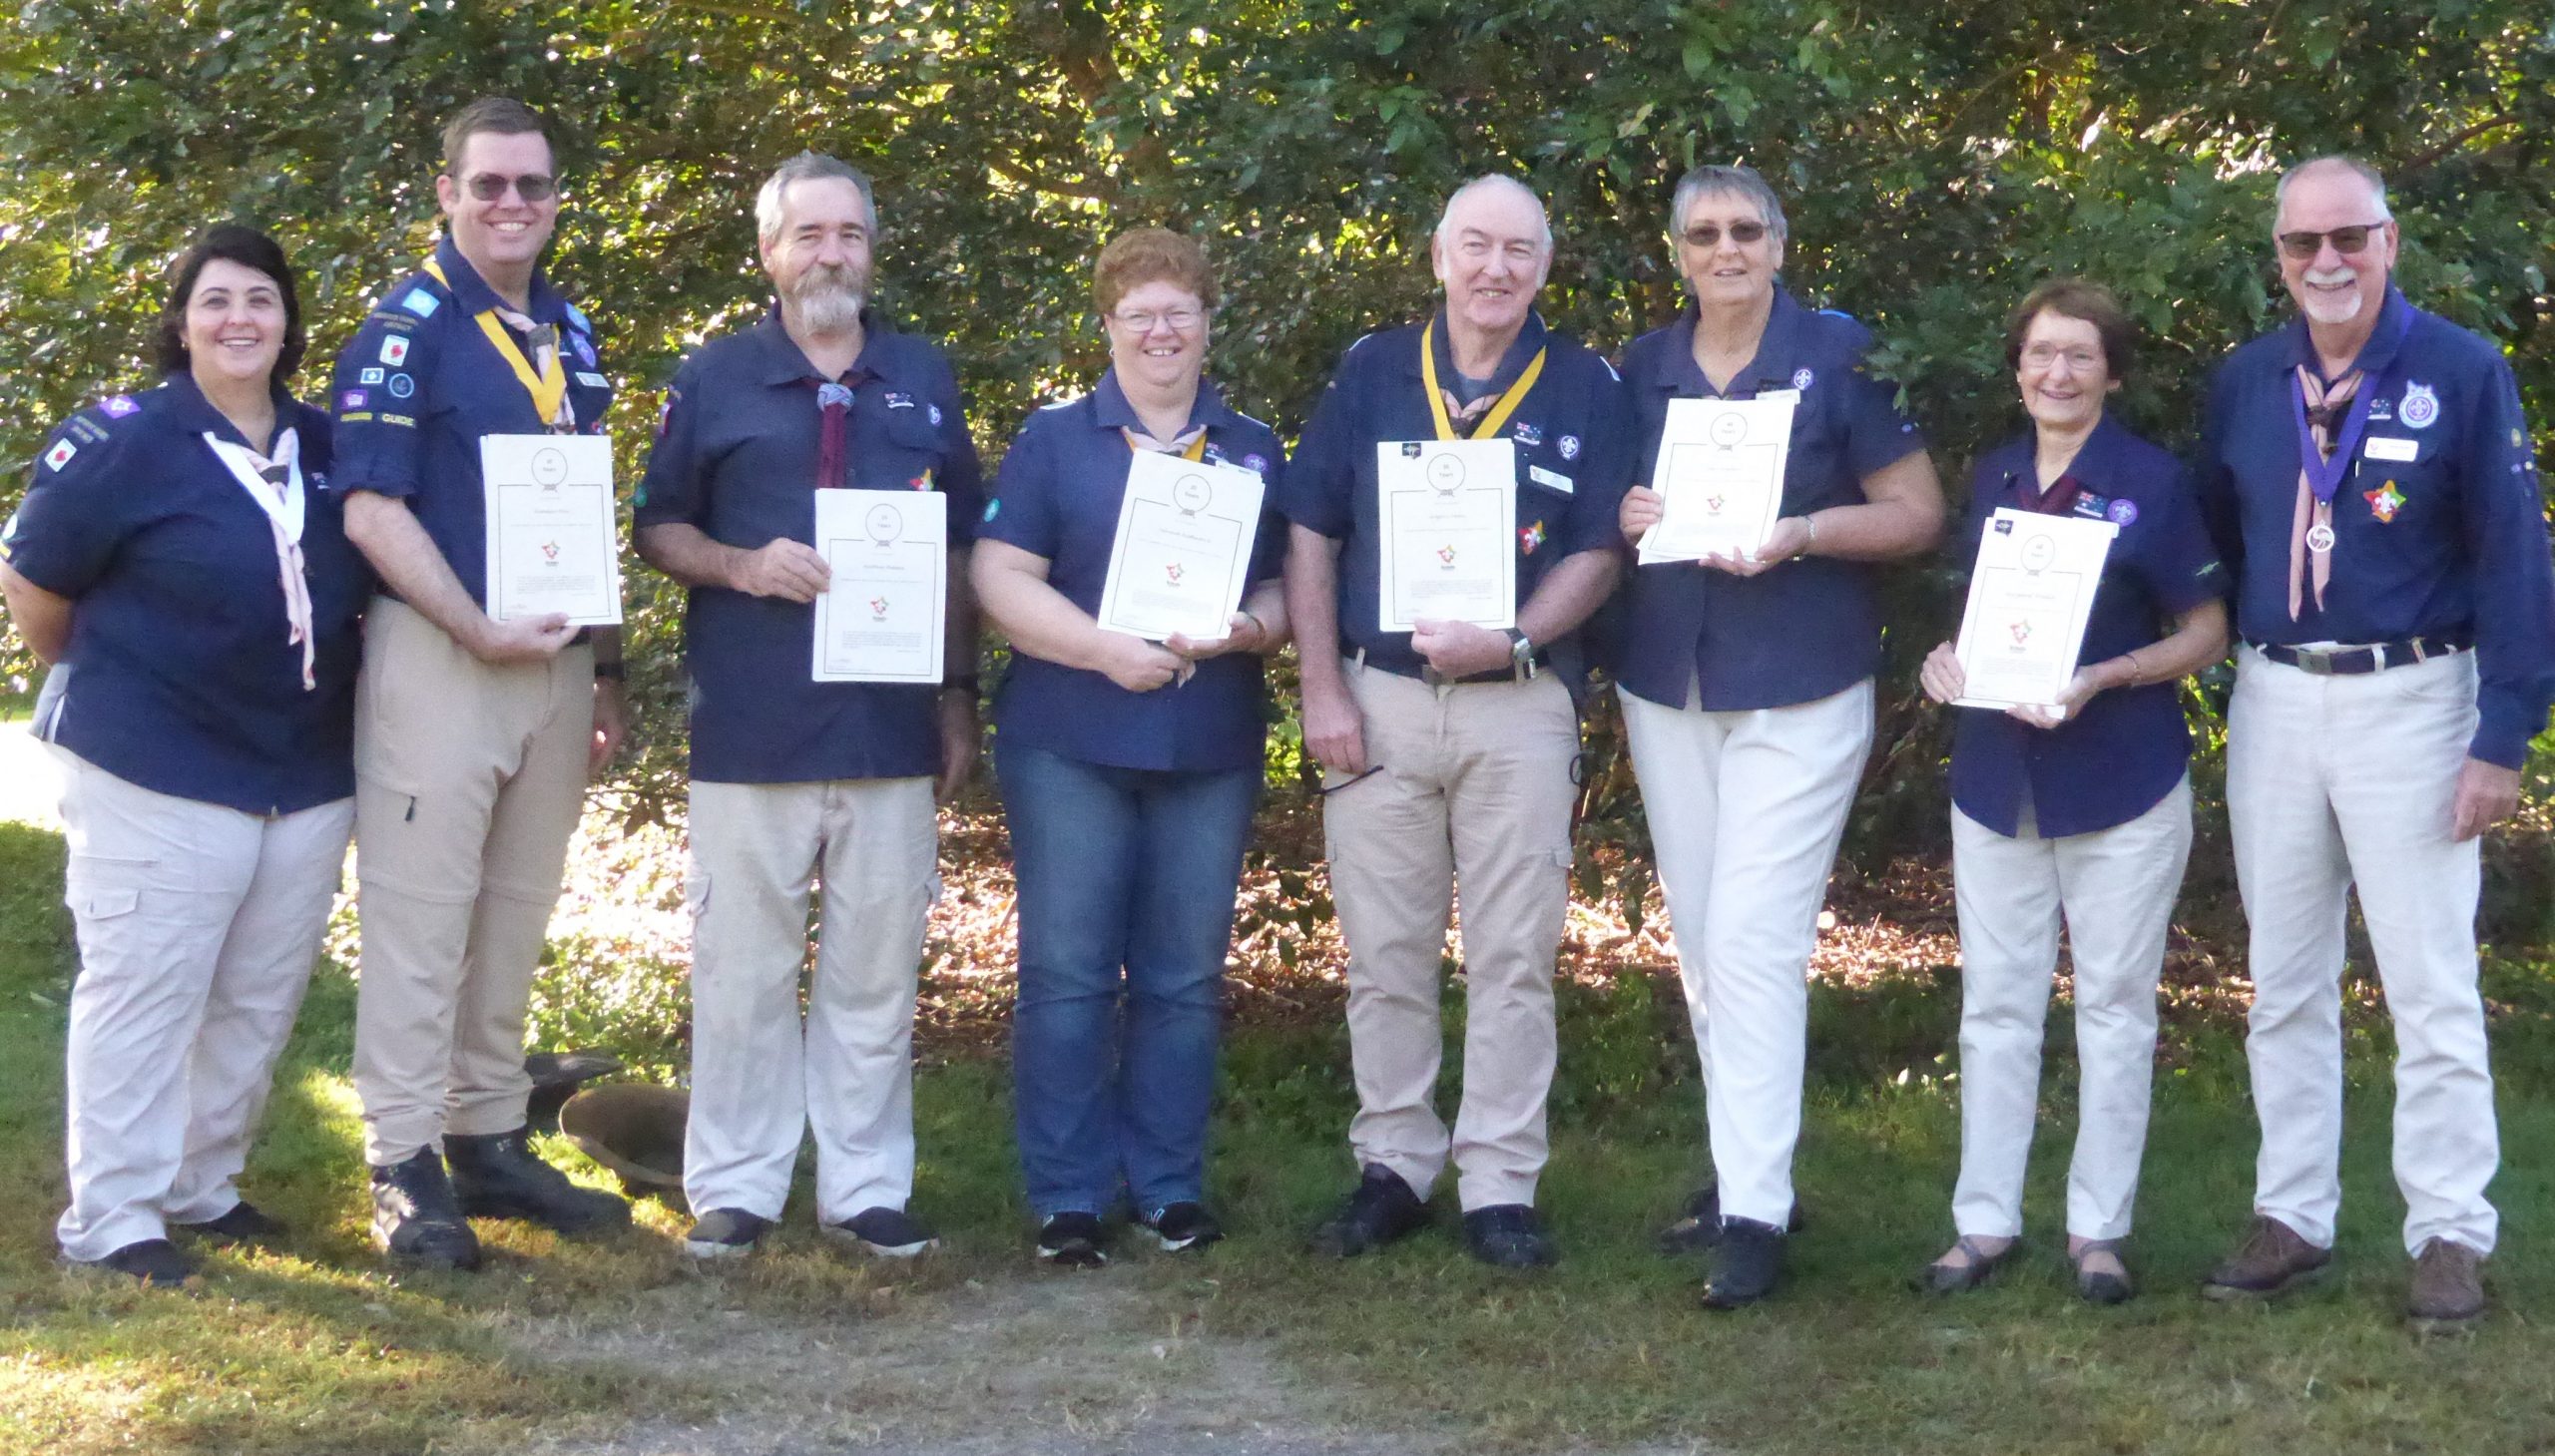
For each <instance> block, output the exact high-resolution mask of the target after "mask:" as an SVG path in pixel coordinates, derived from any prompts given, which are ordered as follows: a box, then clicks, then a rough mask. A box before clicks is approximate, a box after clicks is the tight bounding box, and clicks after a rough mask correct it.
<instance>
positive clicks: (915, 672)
mask: <svg viewBox="0 0 2555 1456" xmlns="http://www.w3.org/2000/svg"><path fill="white" fill-rule="evenodd" d="M948 541H949V498H948V497H947V496H944V495H942V494H941V493H940V492H938V491H932V490H820V491H817V492H816V550H817V551H819V552H821V553H823V555H824V558H825V563H826V565H827V566H829V567H830V568H832V571H833V585H832V586H830V587H829V588H827V589H826V590H825V592H824V593H823V595H821V596H819V597H817V598H816V605H815V613H816V641H815V661H814V664H813V668H812V672H813V675H814V677H815V681H817V682H819V683H937V682H939V681H940V668H941V663H940V654H941V640H942V635H943V633H942V629H943V625H944V624H945V623H946V621H947V613H948V610H949V604H948V571H949V552H948V549H947V546H948Z"/></svg>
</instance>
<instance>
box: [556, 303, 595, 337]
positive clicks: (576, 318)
mask: <svg viewBox="0 0 2555 1456" xmlns="http://www.w3.org/2000/svg"><path fill="white" fill-rule="evenodd" d="M562 306H563V307H565V308H566V309H567V312H568V321H569V322H570V323H573V324H575V325H577V328H578V330H579V331H580V332H584V333H592V332H594V331H595V326H594V322H593V320H591V319H589V318H587V317H586V310H584V309H583V308H580V307H578V306H577V305H576V304H574V303H568V304H563V305H562Z"/></svg>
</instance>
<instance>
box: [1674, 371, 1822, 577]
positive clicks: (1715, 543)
mask: <svg viewBox="0 0 2555 1456" xmlns="http://www.w3.org/2000/svg"><path fill="white" fill-rule="evenodd" d="M1799 402H1800V391H1798V390H1795V389H1782V390H1770V391H1768V392H1767V393H1764V394H1760V395H1758V396H1757V397H1756V398H1754V399H1672V400H1670V401H1668V417H1667V419H1666V421H1665V422H1664V423H1663V424H1662V426H1661V428H1660V431H1659V461H1658V463H1657V464H1656V465H1654V466H1652V467H1651V472H1650V488H1651V489H1652V490H1655V491H1657V492H1659V495H1660V499H1661V503H1662V506H1663V514H1662V515H1661V516H1660V518H1659V523H1658V524H1657V525H1655V526H1652V527H1651V528H1650V529H1649V530H1647V531H1645V532H1643V533H1642V537H1641V553H1640V558H1639V559H1640V560H1641V561H1642V562H1643V563H1645V564H1647V563H1649V562H1654V561H1701V560H1703V559H1704V558H1705V557H1707V556H1746V557H1750V558H1754V557H1755V556H1756V554H1757V552H1758V549H1759V548H1761V547H1763V546H1764V545H1765V544H1766V539H1767V538H1768V537H1770V536H1772V535H1774V534H1775V522H1776V521H1777V520H1778V519H1780V518H1781V517H1782V515H1783V510H1784V463H1785V461H1786V460H1788V459H1789V458H1790V455H1791V439H1792V406H1793V405H1795V404H1797V403H1799Z"/></svg>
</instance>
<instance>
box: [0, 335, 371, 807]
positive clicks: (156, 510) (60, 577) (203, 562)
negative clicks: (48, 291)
mask: <svg viewBox="0 0 2555 1456" xmlns="http://www.w3.org/2000/svg"><path fill="white" fill-rule="evenodd" d="M275 423H276V427H277V431H278V434H280V432H281V431H282V430H283V429H285V428H290V429H291V430H292V431H293V434H294V438H295V444H296V450H297V459H298V468H299V471H300V475H301V480H302V501H303V519H302V526H301V540H300V545H301V553H302V563H303V575H304V579H305V581H306V582H307V583H308V585H309V589H310V598H311V626H312V639H311V641H312V649H313V661H312V667H311V672H312V678H313V680H314V682H315V684H316V686H315V687H312V688H309V689H305V688H303V687H302V684H301V648H300V646H299V645H298V644H297V643H295V642H294V641H293V640H292V636H291V623H290V618H289V617H288V616H287V615H286V610H285V606H284V591H283V582H282V576H281V570H280V566H279V563H278V562H277V560H276V556H275V545H274V534H273V527H272V526H271V525H270V524H269V523H268V519H267V517H266V515H265V512H264V511H263V510H262V509H261V508H260V507H259V506H258V504H257V502H256V499H255V498H254V497H252V496H251V495H250V494H249V491H248V488H247V487H246V486H245V485H243V484H242V483H241V481H240V480H239V479H238V478H237V477H236V476H234V475H233V474H232V473H231V471H230V469H229V468H228V467H227V466H226V465H225V464H224V463H223V460H222V457H221V456H219V455H217V454H216V453H215V452H214V449H213V447H212V446H211V445H210V444H208V443H207V442H206V440H205V436H206V435H208V434H211V435H214V436H216V437H218V438H221V439H223V440H225V441H228V442H230V443H233V444H238V445H241V446H243V447H247V446H248V445H249V443H250V442H249V441H248V440H246V439H245V438H243V437H242V436H241V434H240V432H239V430H238V428H237V427H236V426H234V425H233V424H232V423H231V422H230V420H228V419H227V418H225V417H224V416H223V415H222V413H221V412H220V411H219V410H217V409H215V408H214V407H213V406H212V405H211V404H210V403H208V402H207V401H206V399H205V397H204V395H203V394H202V392H200V391H199V390H198V389H197V387H196V384H195V381H194V380H193V379H192V378H189V377H188V376H186V375H184V374H180V375H175V376H172V377H171V378H170V379H169V380H168V381H167V382H166V383H164V384H162V385H161V386H160V387H159V388H157V389H153V390H150V391H148V392H146V393H143V394H137V395H121V394H120V395H116V396H114V397H113V398H110V399H106V400H103V401H101V402H100V403H98V404H95V405H92V406H90V407H89V408H87V409H84V410H82V411H80V412H79V413H78V414H76V415H74V416H72V417H71V419H70V420H69V421H68V422H66V423H65V424H64V425H63V426H62V427H61V428H60V429H57V430H55V431H54V433H53V434H52V436H51V437H50V438H49V439H48V441H47V443H46V446H45V449H44V452H43V453H42V454H41V455H40V456H38V457H37V461H36V466H35V474H34V479H33V482H32V484H31V485H30V486H29V488H28V491H27V495H26V499H25V501H24V502H22V503H21V504H20V506H19V508H18V512H17V514H16V516H15V517H13V518H12V519H11V520H10V522H9V524H8V527H7V529H6V531H5V533H0V557H4V558H6V560H7V561H8V562H9V565H10V566H11V567H12V568H14V569H15V570H16V571H17V572H18V574H19V575H20V576H23V577H25V578H26V579H27V580H28V581H29V582H32V583H34V584H35V585H36V586H38V587H41V588H43V589H44V590H45V591H48V592H51V593H53V594H54V595H55V596H58V597H66V598H69V599H70V600H71V603H72V608H71V639H70V642H69V644H68V645H67V646H66V648H65V649H64V652H63V655H62V661H61V662H60V663H59V664H57V665H56V666H55V668H54V670H53V677H52V679H51V680H50V681H49V682H48V683H47V684H46V688H45V693H44V695H43V699H42V703H41V708H40V712H39V715H38V722H37V725H36V728H37V730H38V732H39V733H40V734H42V735H43V736H44V737H45V738H47V739H49V740H51V741H52V742H54V743H57V744H59V745H60V746H62V747H64V748H67V749H69V750H70V751H71V752H73V753H77V754H78V755H80V757H82V758H84V759H86V760H88V761H89V762H91V763H93V764H96V765H97V766H98V767H100V768H103V769H105V770H106V771H107V772H109V773H112V774H114V775H116V776H117V777H118V778H122V779H124V780H125V781H127V782H129V783H134V784H138V785H140V786H142V787H144V788H147V789H150V790H152V791H153V792H155V793H165V794H170V795H172V796H174V797H178V798H187V799H194V800H197V801H199V802H203V803H213V804H220V805H223V806H224V807H227V808H234V809H238V810H240V811H241V812H243V813H252V814H286V813H292V812H295V811H297V810H300V809H305V808H310V807H312V806H314V805H317V804H322V803H328V802H332V801H334V800H337V799H341V798H344V797H346V796H347V795H348V794H351V793H353V792H354V758H353V754H354V684H355V666H356V660H357V657H358V655H359V653H360V651H361V644H362V636H361V632H360V617H361V614H362V612H363V607H364V603H365V602H366V600H368V598H369V596H370V587H371V583H370V575H369V572H368V570H367V569H366V568H365V566H364V564H363V561H362V558H361V557H360V556H358V555H357V554H356V552H355V551H354V549H353V548H352V547H351V546H349V545H348V544H347V542H346V537H345V530H344V528H343V526H342V524H341V522H340V518H339V515H338V509H337V503H336V502H335V500H334V499H333V498H331V497H330V496H329V495H328V493H327V492H326V491H325V490H324V489H323V486H324V484H325V482H326V480H327V477H328V471H329V467H330V459H329V431H328V417H327V416H326V415H325V414H323V413H321V412H320V411H318V410H316V409H312V408H310V407H308V406H307V405H302V404H298V403H295V402H293V401H291V400H289V399H278V400H277V402H276V407H275Z"/></svg>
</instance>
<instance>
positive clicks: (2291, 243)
mask: <svg viewBox="0 0 2555 1456" xmlns="http://www.w3.org/2000/svg"><path fill="white" fill-rule="evenodd" d="M2394 221H2395V220H2394V219H2392V218H2380V219H2378V220H2377V221H2376V222H2374V223H2350V224H2345V225H2344V226H2342V227H2339V228H2327V229H2325V230H2324V231H2322V232H2320V233H2316V232H2310V231H2308V230H2306V229H2302V228H2301V229H2300V230H2299V231H2297V232H2295V233H2275V234H2273V235H2272V242H2273V243H2277V244H2278V245H2279V247H2280V250H2281V251H2282V252H2284V253H2286V254H2288V255H2289V258H2290V260H2291V261H2293V262H2312V261H2314V260H2315V259H2316V258H2317V257H2318V256H2320V255H2322V253H2323V251H2324V244H2325V243H2331V244H2333V251H2335V252H2337V253H2339V254H2341V255H2342V256H2344V257H2357V256H2359V255H2360V254H2361V253H2362V252H2365V251H2367V250H2368V240H2369V237H2370V235H2372V234H2375V233H2377V232H2379V231H2381V230H2383V229H2384V228H2385V227H2386V226H2387V225H2388V224H2390V223H2392V222H2394ZM2345 234H2350V235H2355V236H2354V237H2353V238H2352V239H2351V240H2350V241H2349V242H2347V243H2346V242H2344V240H2343V235H2345Z"/></svg>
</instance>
